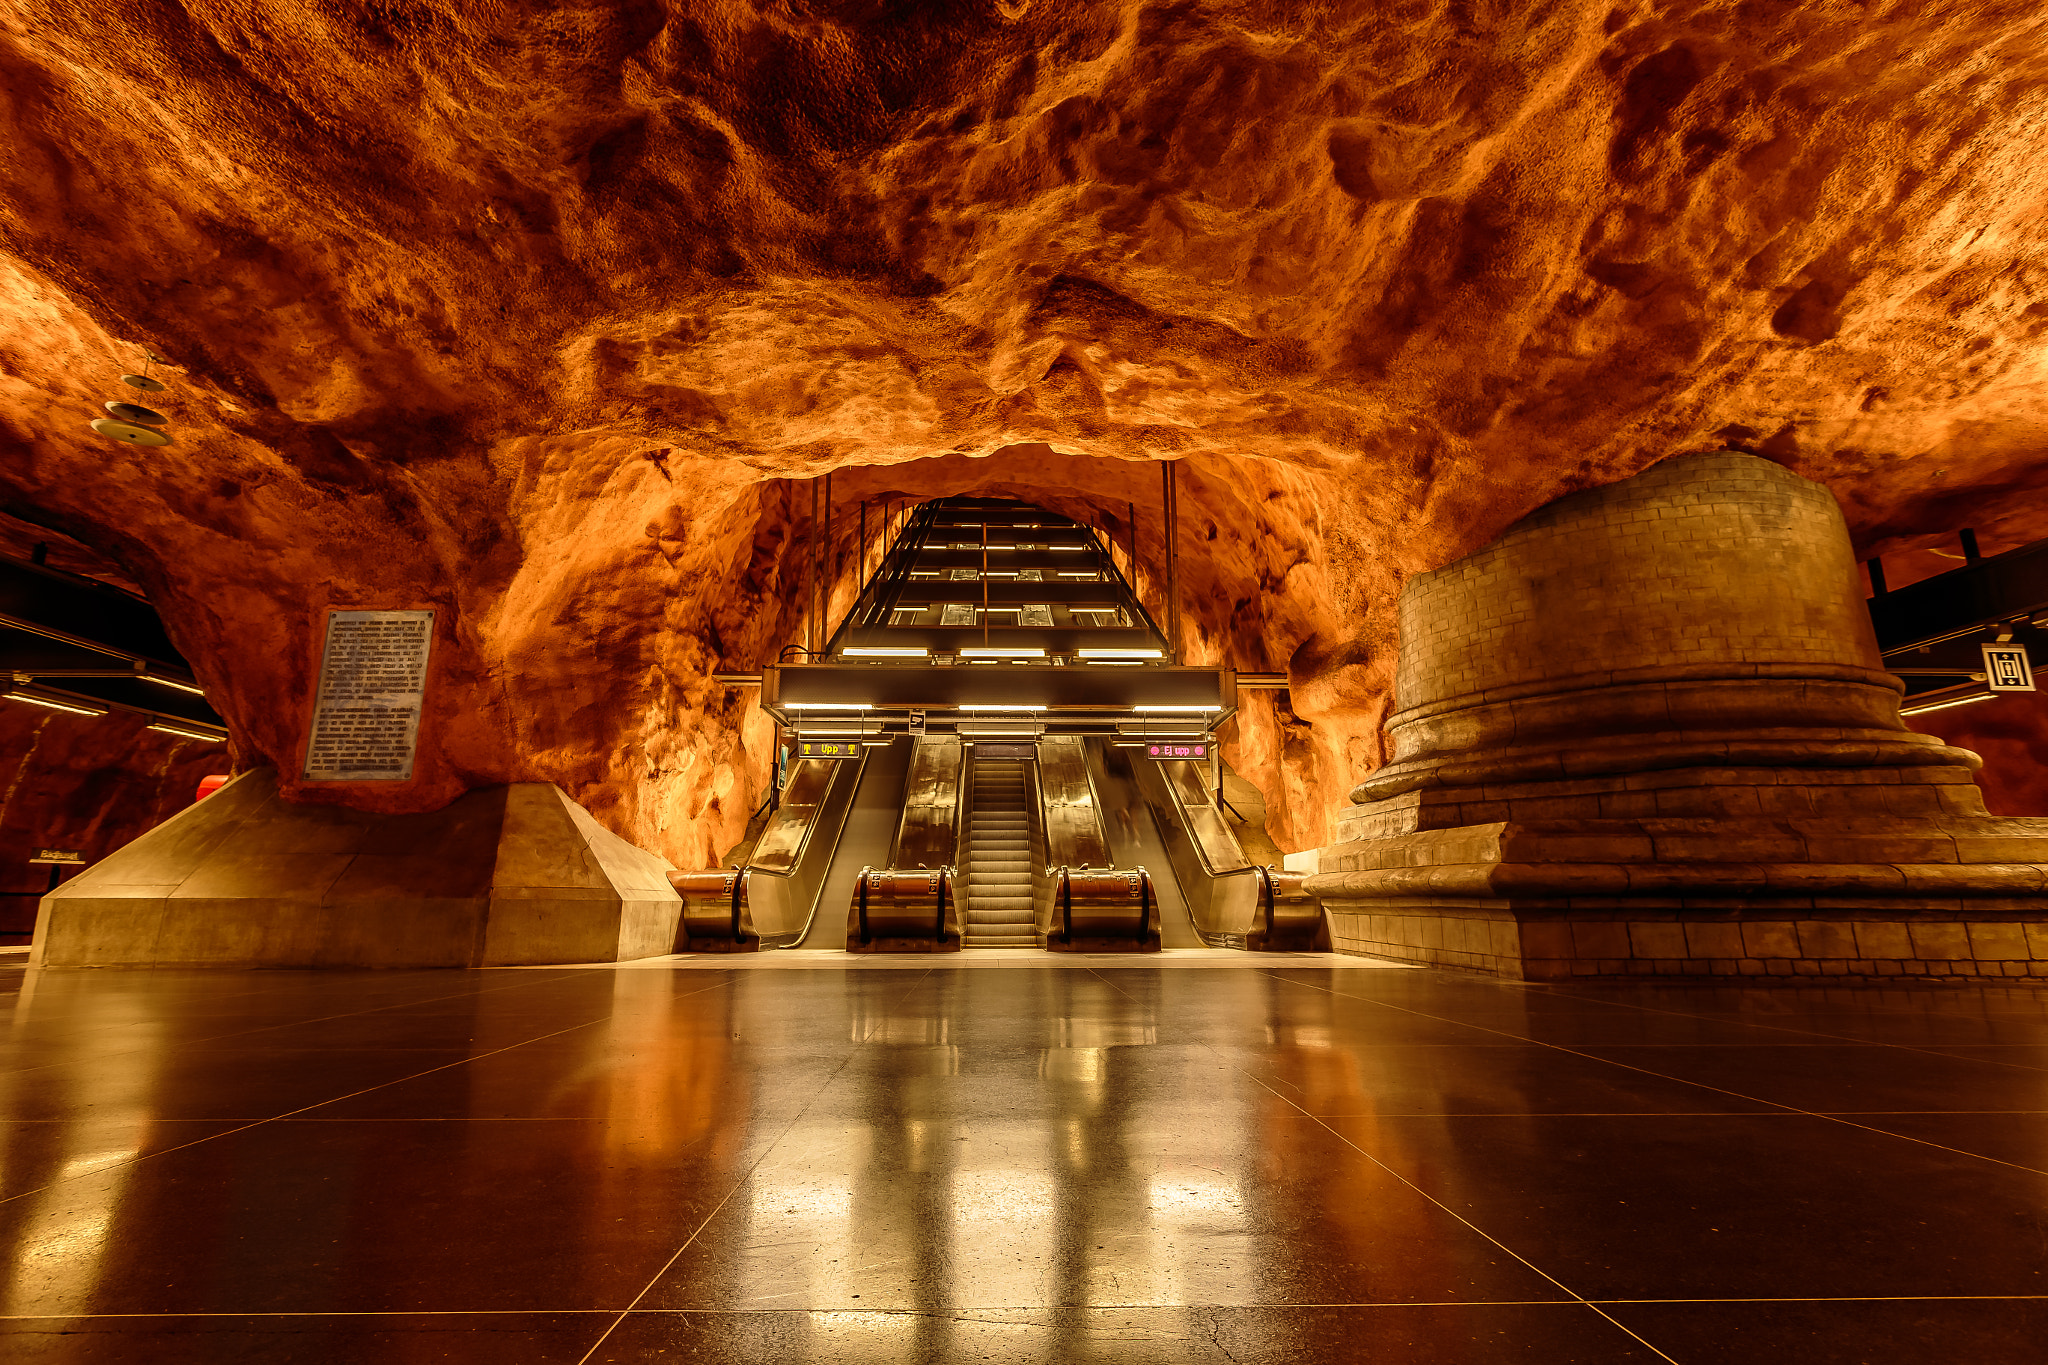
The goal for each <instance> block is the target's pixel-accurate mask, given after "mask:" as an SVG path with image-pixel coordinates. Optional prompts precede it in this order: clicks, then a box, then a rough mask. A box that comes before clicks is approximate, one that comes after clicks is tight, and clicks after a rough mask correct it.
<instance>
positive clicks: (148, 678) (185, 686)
mask: <svg viewBox="0 0 2048 1365" xmlns="http://www.w3.org/2000/svg"><path fill="white" fill-rule="evenodd" d="M141 677H142V680H143V681H144V682H149V683H155V684H156V685H157V686H158V687H168V688H170V689H171V690H172V691H174V692H190V693H191V694H192V695H193V696H195V697H203V696H205V695H206V689H205V688H203V687H194V686H193V685H192V684H191V683H182V682H178V681H177V680H176V679H174V678H159V677H158V676H157V675H156V674H154V673H144V674H142V675H141Z"/></svg>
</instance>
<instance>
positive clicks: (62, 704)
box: [6, 692, 107, 716]
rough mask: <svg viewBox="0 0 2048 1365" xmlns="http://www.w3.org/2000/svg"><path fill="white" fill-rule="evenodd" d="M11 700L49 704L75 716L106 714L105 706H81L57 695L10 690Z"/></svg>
mask: <svg viewBox="0 0 2048 1365" xmlns="http://www.w3.org/2000/svg"><path fill="white" fill-rule="evenodd" d="M6 696H7V700H9V701H25V702H27V703H28V704H29V705H31V706H47V707H49V708H50V709H51V710H52V711H69V712H70V713H71V714H72V715H74V716H104V715H105V714H107V708H106V707H104V706H80V705H78V704H76V703H75V702H69V701H58V700H57V699H56V698H55V697H39V696H37V695H36V694H35V693H33V692H9V693H7V694H6Z"/></svg>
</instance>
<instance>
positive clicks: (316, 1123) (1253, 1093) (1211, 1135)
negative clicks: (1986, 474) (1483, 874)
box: [0, 958, 2048, 1365]
mask: <svg viewBox="0 0 2048 1365" xmlns="http://www.w3.org/2000/svg"><path fill="white" fill-rule="evenodd" d="M1239 961H1240V963H1241V962H1242V958H1240V960H1239ZM1233 966H1234V968H1235V969H1232V970H1197V971H1187V970H1177V969H1174V968H1173V967H1170V966H1168V967H1163V968H1156V969H1152V970H1134V969H1132V968H1130V967H1128V966H1118V967H1115V968H1111V969H1097V968H1093V967H1090V966H1088V965H1085V964H1075V965H1066V966H1062V967H1060V968H1059V969H1056V970H1047V969H1044V968H1043V967H1041V966H1039V965H1037V964H1033V965H1031V966H1028V967H1024V968H1018V969H1015V970H999V971H987V970H974V971H966V972H961V971H952V970H945V969H943V968H939V967H935V966H928V967H926V968H925V969H923V970H911V971H906V970H902V969H895V970H889V971H881V972H874V971H865V970H857V969H856V970H840V971H818V970H807V971H799V972H787V971H765V972H764V971H758V970H746V969H739V970H727V971H705V970H698V969H695V968H691V969H687V970H670V971H646V970H640V971H619V970H589V971H582V970H556V971H532V972H475V973H454V972H449V973H431V972H418V973H414V972H390V973H325V974H322V973H296V972H277V973H215V974H202V973H176V972H154V973H152V972H54V973H37V974H31V975H30V976H29V977H26V978H22V982H23V984H24V986H25V987H26V988H25V989H23V990H21V991H20V992H19V993H18V994H17V995H15V996H14V997H13V1004H12V1008H11V1012H10V1013H9V1015H8V1022H9V1028H8V1030H7V1031H6V1032H5V1034H4V1036H0V1114H4V1115H6V1116H7V1118H8V1120H9V1122H8V1124H7V1127H6V1129H5V1130H4V1138H0V1276H4V1283H0V1313H4V1314H5V1315H6V1316H4V1317H0V1356H4V1357H7V1358H14V1357H15V1356H17V1355H20V1356H21V1358H24V1359H35V1360H51V1361H65V1362H69V1361H81V1360H99V1359H109V1360H112V1359H122V1360H150V1361H157V1360H165V1361H172V1362H183V1361H186V1360H192V1361H201V1360H204V1361H209V1362H211V1361H215V1360H233V1359H251V1360H268V1359H273V1358H274V1359H292V1360H309V1361H325V1360H334V1361H341V1360H350V1361H355V1360H379V1359H397V1360H408V1361H410V1360H415V1359H417V1360H428V1359H432V1360H479V1361H481V1360H491V1361H501V1360H529V1359H530V1360H539V1361H555V1360H561V1361H564V1362H571V1365H574V1363H576V1362H584V1361H604V1360H646V1359H667V1358H681V1359H688V1358H696V1359H700V1360H711V1361H727V1360H732V1361H739V1360H749V1361H752V1360H791V1361H795V1360H805V1361H809V1360H844V1361H861V1362H866V1361H876V1362H880V1361H899V1360H931V1361H940V1360H953V1359H963V1358H964V1359H974V1358H982V1357H987V1358H995V1359H1022V1360H1045V1361H1068V1360H1103V1361H1109V1360H1115V1361H1124V1360H1152V1359H1158V1360H1175V1361H1180V1360H1216V1361H1223V1360H1235V1361H1249V1360H1275V1361H1278V1360H1290V1361H1291V1360H1300V1359H1333V1360H1334V1359H1350V1358H1359V1359H1375V1360H1377V1359H1391V1360H1418V1361H1420V1360H1428V1361H1444V1362H1450V1361H1460V1362H1473V1363H1474V1365H1477V1362H1482V1361H1487V1362H1490V1361H1493V1360H1496V1359H1502V1358H1507V1357H1504V1356H1503V1355H1502V1354H1501V1352H1502V1351H1503V1350H1504V1349H1506V1348H1505V1347H1504V1346H1503V1343H1504V1342H1506V1343H1512V1345H1513V1352H1511V1353H1510V1354H1513V1353H1514V1352H1519V1353H1520V1357H1521V1358H1528V1359H1540V1360H1550V1359H1575V1360H1580V1359H1582V1360H1596V1361H1598V1360H1656V1359H1659V1358H1667V1359H1676V1360H1680V1361H1685V1362H1687V1363H1688V1365H1690V1362H1692V1361H1694V1360H1716V1359H1731V1360H1732V1359H1737V1358H1748V1359H1758V1358H1787V1357H1788V1356H1789V1355H1791V1354H1797V1353H1798V1351H1799V1350H1801V1349H1805V1348H1807V1347H1810V1345H1811V1343H1812V1342H1813V1341H1815V1340H1827V1341H1831V1342H1841V1343H1846V1344H1845V1345H1844V1346H1843V1350H1844V1351H1847V1352H1852V1353H1854V1354H1852V1355H1844V1356H1843V1357H1842V1358H1844V1359H1849V1358H1855V1359H1867V1360H1873V1361H1877V1360H1890V1359H1898V1360H1916V1359H1925V1358H1933V1357H1932V1356H1929V1355H1927V1354H1925V1352H1927V1351H1933V1350H1940V1351H1946V1352H1949V1353H1950V1355H1949V1356H1948V1358H1969V1359H1973V1360H1987V1361H1999V1360H2002V1359H2019V1358H2030V1357H2025V1356H2014V1355H2011V1354H2009V1351H2010V1350H2012V1349H2019V1350H2022V1351H2024V1350H2025V1349H2030V1348H2029V1347H2027V1346H2026V1343H2033V1345H2035V1346H2037V1345H2038V1342H2039V1340H2041V1339H2043V1338H2042V1335H2041V1332H2040V1328H2041V1327H2042V1325H2043V1322H2042V1316H2041V1315H2042V1313H2043V1312H2044V1311H2048V1310H2044V1308H2043V1307H2042V1305H2044V1304H2048V1297H2044V1295H2048V1289H2044V1287H2043V1286H2042V1285H2041V1284H2040V1283H2039V1281H2040V1279H2041V1277H2042V1275H2043V1274H2044V1273H2048V1271H2044V1268H2043V1266H2042V1264H2041V1262H2040V1257H2039V1247H2040V1245H2041V1243H2042V1240H2043V1230H2044V1223H2048V1214H2044V1210H2048V993H2039V992H2034V991H2028V990H2011V991H2000V990H1998V989H1995V988H1967V989H1952V990H1947V991H1940V992H1937V991H1932V990H1928V989H1924V988H1923V989H1919V990H1911V989H1899V990H1883V989H1871V988H1867V987H1863V988H1856V989H1843V988H1834V989H1829V988H1820V987H1813V988H1777V989H1775V990H1766V989H1744V988H1725V989H1716V988H1696V989H1686V988H1677V987H1668V986H1667V987H1654V986H1641V987H1638V986H1631V987H1617V988H1608V989H1604V990H1577V991H1573V990H1558V989H1549V988H1530V987H1520V986H1512V985H1507V984H1501V983H1490V982H1484V981H1479V980H1476V979H1472V978H1457V977H1450V976H1445V975H1441V974H1437V973H1430V972H1420V971H1386V970H1379V969H1374V968H1371V967H1367V966H1355V965H1350V964H1339V965H1336V966H1332V965H1330V964H1329V963H1328V962H1327V961H1325V962H1322V963H1320V964H1319V965H1316V966H1313V967H1306V968H1304V967H1298V966H1287V965H1281V966H1278V967H1275V966H1271V965H1266V964H1261V965H1258V966H1254V967H1251V968H1249V969H1247V968H1244V967H1242V966H1239V965H1237V964H1233ZM1817 1227H1824V1228H1826V1229H1827V1236H1826V1237H1825V1238H1824V1239H1822V1242H1817V1241H1816V1240H1815V1238H1816V1234H1815V1232H1814V1229H1815V1228H1817ZM1950 1228H1952V1229H1955V1232H1954V1234H1953V1235H1950V1234H1949V1233H1947V1232H1944V1231H1943V1229H1950ZM1823 1243H1824V1246H1825V1250H1824V1252H1823V1251H1819V1250H1817V1249H1816V1248H1817V1247H1819V1246H1822V1244H1823ZM1851 1300H1854V1301H1855V1302H1856V1306H1855V1308H1854V1310H1853V1311H1852V1310H1851V1309H1850V1308H1848V1307H1844V1308H1842V1309H1841V1310H1840V1311H1839V1313H1838V1314H1837V1315H1836V1316H1834V1317H1829V1316H1827V1315H1826V1314H1825V1313H1824V1312H1823V1310H1822V1309H1821V1308H1818V1307H1815V1305H1820V1304H1827V1303H1847V1302H1848V1301H1851ZM1906 1302H1911V1303H1914V1304H1917V1305H1918V1306H1919V1307H1918V1309H1917V1310H1916V1311H1917V1316H1914V1317H1911V1318H1905V1317H1902V1316H1901V1315H1900V1313H1899V1312H1897V1311H1895V1310H1894V1309H1891V1308H1886V1307H1882V1306H1881V1303H1892V1304H1896V1303H1906ZM1972 1305H1973V1306H1972ZM255 1315H264V1316H260V1317H259V1316H255ZM1816 1315H1819V1316H1816ZM1738 1329H1739V1330H1738ZM10 1340H12V1342H13V1346H12V1347H10V1345H9V1341H10ZM1731 1340H1739V1341H1741V1342H1742V1343H1744V1349H1745V1350H1749V1349H1753V1348H1758V1347H1759V1343H1762V1347H1761V1349H1763V1350H1764V1352H1765V1354H1764V1355H1760V1356H1759V1355H1751V1356H1748V1357H1729V1356H1727V1355H1726V1353H1725V1351H1724V1352H1723V1353H1722V1355H1720V1356H1717V1355H1715V1352H1716V1351H1717V1350H1720V1349H1721V1344H1724V1343H1726V1342H1728V1341H1731ZM17 1348H18V1349H17ZM1653 1348H1654V1349H1655V1350H1661V1351H1663V1352H1665V1355H1664V1356H1663V1357H1659V1356H1658V1355H1656V1354H1654V1353H1653ZM31 1351H32V1352H33V1353H32V1354H31V1353H30V1352H31ZM1916 1352H1919V1353H1920V1354H1915V1353H1916ZM2002 1352H2007V1354H2001V1353H2002Z"/></svg>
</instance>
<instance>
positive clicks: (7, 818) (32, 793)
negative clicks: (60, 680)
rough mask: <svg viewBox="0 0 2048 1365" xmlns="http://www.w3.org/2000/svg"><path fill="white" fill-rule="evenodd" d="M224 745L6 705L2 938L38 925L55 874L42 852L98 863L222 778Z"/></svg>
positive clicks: (1, 736) (0, 837)
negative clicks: (41, 901)
mask: <svg viewBox="0 0 2048 1365" xmlns="http://www.w3.org/2000/svg"><path fill="white" fill-rule="evenodd" d="M227 770H228V766H227V746H225V745H222V744H209V743H205V742H203V741H199V740H190V739H180V738H178V737H177V736H176V735H166V734H159V733H156V732H153V731H150V730H146V729H144V728H143V721H142V719H141V718H140V717H137V716H128V715H122V714H120V713H115V714H112V715H107V716H100V717H88V716H72V715H66V714H64V713H63V712H60V711H51V710H47V709H42V708H32V707H28V706H19V705H15V706H0V934H18V933H23V932H26V931H28V930H30V929H33V928H34V927H35V915H36V898H35V896H34V895H30V894H24V893H40V892H42V891H45V890H47V889H48V887H49V884H50V869H49V868H48V867H45V866H31V865H30V864H29V861H28V860H29V859H30V858H31V857H33V856H34V854H35V851H36V850H37V849H38V848H68V849H77V850H78V851H79V852H81V853H83V854H84V855H85V857H86V860H87V861H88V862H97V861H99V860H100V859H101V858H104V857H105V856H106V855H107V854H109V853H112V852H113V851H114V850H115V849H117V848H119V847H120V846H121V845H123V844H125V843H127V842H128V841H129V840H130V839H133V838H134V837H135V836H136V835H138V834H141V833H142V832H143V831H144V830H147V829H149V828H150V827H151V826H153V825H156V824H158V823H160V822H162V821H164V820H166V819H169V818H170V817H171V816H173V815H175V814H177V813H178V812H179V811H181V810H183V809H184V808H185V807H186V806H188V805H190V804H192V800H193V798H194V796H195V794H196V792H197V789H198V786H199V779H200V778H202V777H205V776H207V775H209V774H211V773H225V772H226V771H227Z"/></svg>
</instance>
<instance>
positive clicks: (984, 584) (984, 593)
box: [981, 512, 988, 649]
mask: <svg viewBox="0 0 2048 1365" xmlns="http://www.w3.org/2000/svg"><path fill="white" fill-rule="evenodd" d="M981 644H982V647H983V648H984V649H986V648H987V647H988V513H986V512H983V513H982V514H981Z"/></svg>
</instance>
